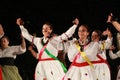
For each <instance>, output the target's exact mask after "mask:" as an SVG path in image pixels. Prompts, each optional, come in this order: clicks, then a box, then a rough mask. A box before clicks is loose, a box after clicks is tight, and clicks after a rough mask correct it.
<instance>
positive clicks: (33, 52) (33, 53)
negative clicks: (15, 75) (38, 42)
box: [30, 49, 37, 58]
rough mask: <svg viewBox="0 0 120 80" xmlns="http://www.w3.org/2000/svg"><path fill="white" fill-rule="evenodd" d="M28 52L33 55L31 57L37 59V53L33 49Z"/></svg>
mask: <svg viewBox="0 0 120 80" xmlns="http://www.w3.org/2000/svg"><path fill="white" fill-rule="evenodd" d="M30 52H31V54H32V55H33V57H35V58H37V53H36V52H35V51H34V50H33V49H31V50H30Z"/></svg>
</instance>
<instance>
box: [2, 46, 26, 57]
mask: <svg viewBox="0 0 120 80" xmlns="http://www.w3.org/2000/svg"><path fill="white" fill-rule="evenodd" d="M25 51H26V49H22V48H21V46H9V47H8V48H6V49H4V50H2V49H1V48H0V58H3V57H12V58H14V59H15V58H16V55H19V54H23V53H24V52H25Z"/></svg>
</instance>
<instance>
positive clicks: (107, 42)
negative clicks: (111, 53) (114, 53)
mask: <svg viewBox="0 0 120 80" xmlns="http://www.w3.org/2000/svg"><path fill="white" fill-rule="evenodd" d="M111 45H112V38H109V37H108V38H107V40H105V49H109V48H110V46H111Z"/></svg>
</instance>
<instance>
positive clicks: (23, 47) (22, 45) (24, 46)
mask: <svg viewBox="0 0 120 80" xmlns="http://www.w3.org/2000/svg"><path fill="white" fill-rule="evenodd" d="M21 39H22V41H21V42H22V43H21V48H22V49H26V42H25V39H24V37H23V36H22V34H21Z"/></svg>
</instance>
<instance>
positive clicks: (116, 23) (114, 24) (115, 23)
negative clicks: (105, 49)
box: [112, 21, 120, 32]
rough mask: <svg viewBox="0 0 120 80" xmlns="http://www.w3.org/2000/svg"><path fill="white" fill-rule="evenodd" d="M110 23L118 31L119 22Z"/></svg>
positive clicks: (119, 29)
mask: <svg viewBox="0 0 120 80" xmlns="http://www.w3.org/2000/svg"><path fill="white" fill-rule="evenodd" d="M112 24H113V26H114V27H115V28H116V30H118V31H119V32H120V23H118V22H117V21H113V22H112Z"/></svg>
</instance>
